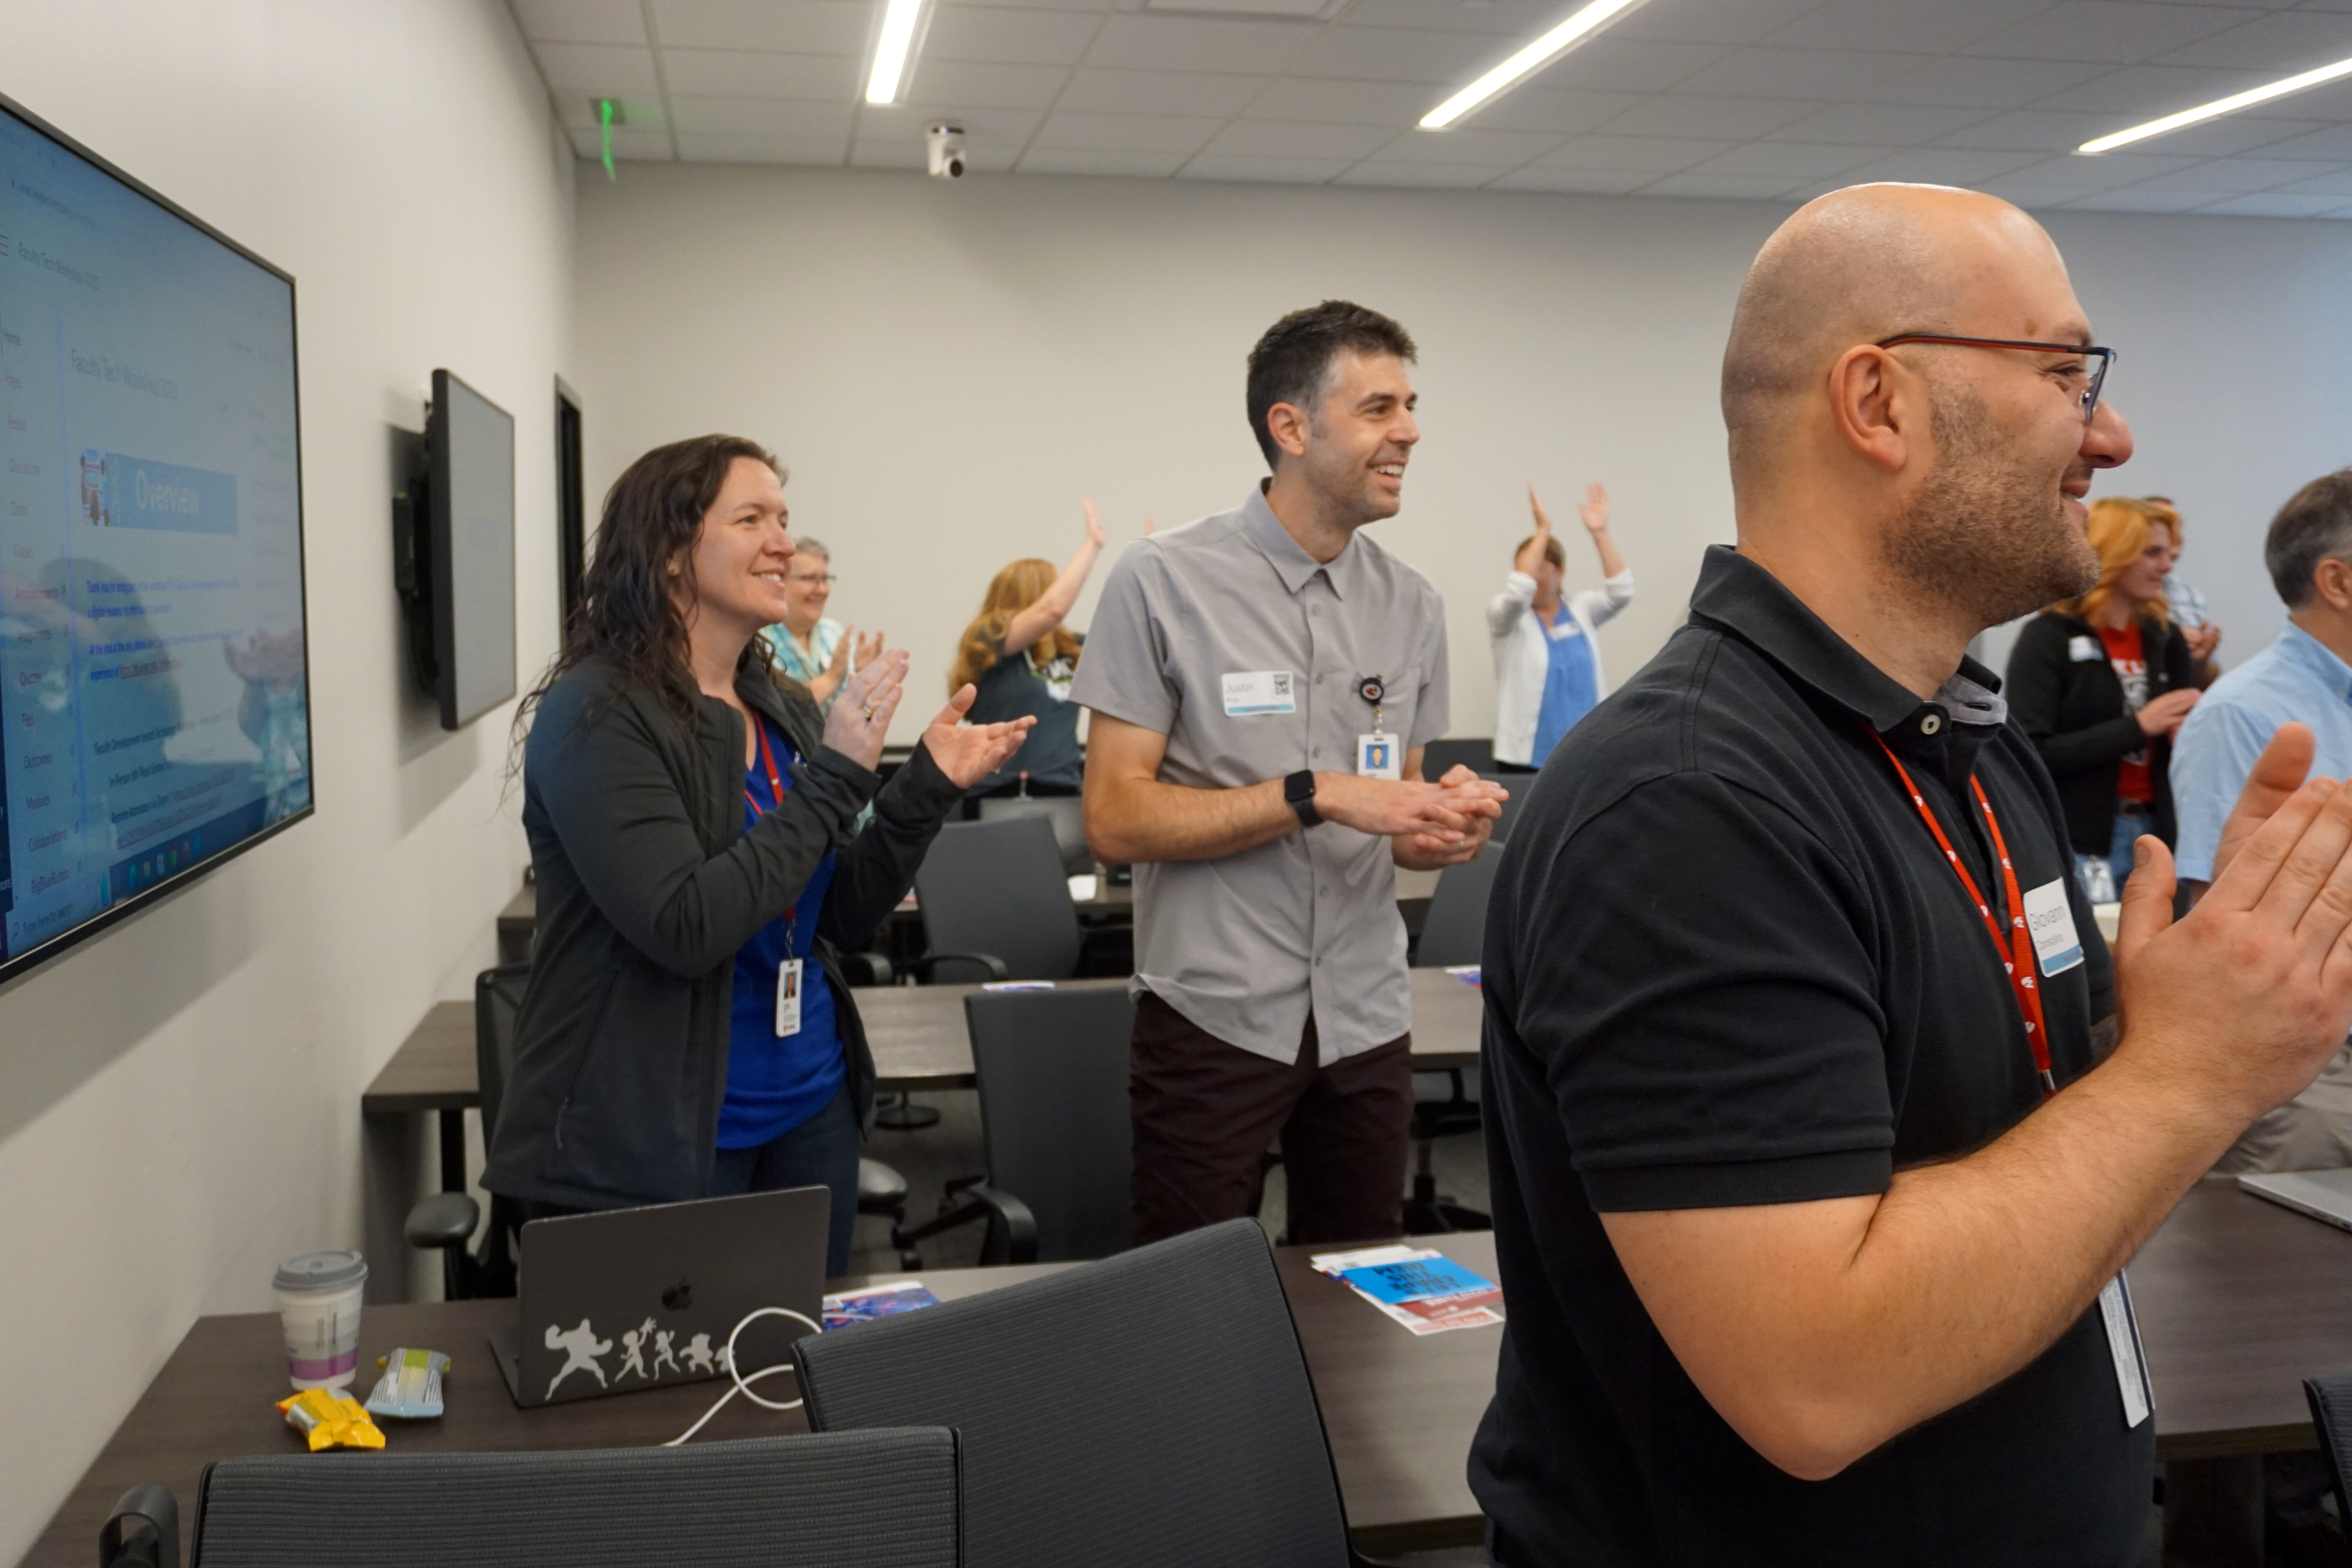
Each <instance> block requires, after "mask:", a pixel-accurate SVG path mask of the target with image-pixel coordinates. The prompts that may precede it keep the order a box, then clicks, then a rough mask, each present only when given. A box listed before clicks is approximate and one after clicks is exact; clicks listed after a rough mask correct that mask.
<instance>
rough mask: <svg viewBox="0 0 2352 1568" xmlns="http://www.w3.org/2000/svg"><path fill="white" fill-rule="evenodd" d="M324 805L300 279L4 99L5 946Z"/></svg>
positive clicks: (0, 635)
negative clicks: (300, 454) (301, 468)
mask: <svg viewBox="0 0 2352 1568" xmlns="http://www.w3.org/2000/svg"><path fill="white" fill-rule="evenodd" d="M308 805H310V708H309V690H308V672H307V663H306V654H305V643H304V633H303V616H302V541H301V511H300V500H299V481H298V467H297V458H296V424H295V375H294V305H293V287H292V285H291V284H290V283H289V282H288V281H286V280H285V279H282V278H279V277H278V276H277V275H276V274H274V273H272V272H271V271H270V270H268V268H265V267H262V266H260V265H257V263H255V262H254V261H252V260H251V259H249V258H247V257H245V256H243V255H241V254H240V253H238V252H237V251H236V249H234V248H232V247H229V246H227V245H225V244H223V243H222V242H220V241H219V240H217V239H215V238H214V237H211V236H210V235H208V234H207V233H205V231H204V230H203V229H202V228H200V227H198V226H195V225H194V224H192V223H190V222H188V221H187V220H185V219H184V218H182V217H180V216H177V215H176V214H174V213H173V212H172V211H171V210H170V209H169V208H167V207H165V206H163V205H161V204H160V203H158V202H155V201H153V200H152V199H150V198H149V197H147V196H146V195H142V194H141V193H140V192H139V191H137V190H136V189H134V188H133V187H131V186H130V185H128V184H124V183H123V182H121V181H120V180H118V179H116V178H114V177H113V176H112V175H110V174H108V173H106V171H105V170H103V169H102V168H100V167H99V166H98V165H96V164H94V163H90V162H89V161H88V160H86V159H84V158H82V157H80V156H79V155H77V154H76V153H74V152H72V151H71V150H70V149H69V148H67V147H65V146H63V145H61V144H60V143H58V142H55V141H53V140H51V139H50V138H48V137H47V136H45V135H43V134H42V133H41V132H38V131H37V130H36V129H35V128H34V127H33V126H31V125H29V124H27V123H26V122H25V121H20V120H18V119H16V117H15V116H13V115H10V114H6V113H5V112H0V812H4V813H5V821H0V828H5V832H0V961H5V960H10V959H16V958H19V957H22V956H23V955H25V954H26V953H27V952H32V951H34V950H36V949H38V948H40V947H41V946H43V945H44V944H46V943H48V942H53V941H55V940H56V939H58V937H60V936H62V935H65V934H67V933H68V932H70V931H72V930H73V929H74V928H75V927H77V926H79V925H80V924H82V923H83V922H85V921H89V920H90V919H92V918H93V917H95V916H98V915H100V914H101V913H103V912H104V911H105V910H107V909H109V908H110V907H111V906H112V905H114V904H116V903H119V902H120V901H121V900H124V899H126V898H128V897H131V896H133V895H135V894H137V893H139V892H140V891H142V889H149V888H152V887H156V886H158V885H160V884H162V883H163V882H165V881H168V880H170V879H173V877H175V876H178V875H181V874H183V873H184V872H185V871H187V870H189V869H191V868H194V867H196V866H198V865H201V864H202V863H204V862H205V861H206V860H208V859H210V858H213V857H215V856H216V855H218V854H219V853H221V852H222V851H224V850H226V849H229V848H233V847H236V845H237V844H238V843H240V842H242V841H244V840H246V839H247V838H250V837H253V836H254V835H255V834H257V833H259V832H261V831H262V830H263V829H265V828H266V827H267V826H269V825H270V824H271V823H273V822H277V821H280V820H283V819H284V818H286V817H288V816H293V815H295V814H297V813H299V812H300V811H302V810H304V809H305V808H307V807H308Z"/></svg>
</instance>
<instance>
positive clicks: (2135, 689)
mask: <svg viewBox="0 0 2352 1568" xmlns="http://www.w3.org/2000/svg"><path fill="white" fill-rule="evenodd" d="M2099 640H2100V641H2101V642H2103V643H2105V644H2106V646H2107V662H2108V663H2109V664H2111V665H2113V666H2114V667H2115V671H2116V679H2117V680H2120V681H2122V682H2123V683H2124V711H2125V712H2126V713H2137V712H2138V711H2139V710H2141V709H2142V708H2144V707H2146V706H2147V654H2146V652H2144V651H2143V650H2142V648H2141V647H2140V637H2139V623H2138V622H2137V621H2134V622H2133V623H2132V624H2131V625H2129V626H2122V627H2117V626H2101V627H2100V628H2099ZM2155 798H2156V781H2155V780H2154V779H2152V778H2150V777H2149V776H2148V772H2147V747H2146V746H2144V745H2143V746H2142V747H2140V749H2139V750H2138V751H2137V752H2125V753H2124V761H2123V766H2122V767H2121V768H2120V769H2118V770H2117V771H2116V799H2117V800H2137V801H2141V802H2148V801H2153V800H2154V799H2155Z"/></svg>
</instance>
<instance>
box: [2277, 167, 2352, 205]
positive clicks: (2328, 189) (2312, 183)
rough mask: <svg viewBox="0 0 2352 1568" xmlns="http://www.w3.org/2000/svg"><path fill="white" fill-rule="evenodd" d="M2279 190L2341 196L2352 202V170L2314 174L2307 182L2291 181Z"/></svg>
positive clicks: (2335, 170)
mask: <svg viewBox="0 0 2352 1568" xmlns="http://www.w3.org/2000/svg"><path fill="white" fill-rule="evenodd" d="M2279 189H2280V190H2282V191H2290V192H2304V193H2308V194H2310V195H2333V196H2339V197H2342V198H2344V199H2346V200H2347V201H2352V169H2331V170H2329V171H2328V172H2327V173H2326V174H2314V175H2312V176H2311V177H2310V178H2309V179H2307V180H2290V181H2288V182H2287V183H2286V184H2284V185H2281V186H2280V187H2279Z"/></svg>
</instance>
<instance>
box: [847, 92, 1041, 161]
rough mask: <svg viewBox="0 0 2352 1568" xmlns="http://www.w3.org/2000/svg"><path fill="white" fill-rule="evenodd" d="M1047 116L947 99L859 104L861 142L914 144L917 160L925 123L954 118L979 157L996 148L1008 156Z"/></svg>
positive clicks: (967, 144) (1016, 151) (920, 158)
mask: <svg viewBox="0 0 2352 1568" xmlns="http://www.w3.org/2000/svg"><path fill="white" fill-rule="evenodd" d="M934 120H952V121H955V122H956V123H957V124H959V125H961V126H962V127H963V140H964V146H965V147H966V148H967V149H968V150H969V151H970V152H971V155H972V157H973V158H974V159H975V160H977V159H978V158H979V157H980V155H981V153H983V152H985V151H987V150H989V149H992V148H994V149H999V150H1003V152H1004V153H1005V154H1006V156H1007V157H1008V158H1010V157H1015V156H1018V155H1019V153H1020V152H1021V149H1022V148H1024V147H1026V146H1027V145H1028V144H1029V138H1031V137H1032V136H1034V135H1035V134H1037V127H1038V125H1039V124H1041V123H1042V122H1043V121H1044V120H1045V116H1044V115H1043V114H1040V113H1038V112H1037V111H1035V110H1022V109H981V110H963V109H959V108H957V107H956V106H955V105H953V104H944V103H888V104H880V103H861V104H859V105H858V106H857V120H856V131H857V143H858V145H859V146H861V147H862V146H865V145H866V143H867V142H877V143H879V142H887V143H889V144H890V145H892V146H897V147H906V148H911V149H913V151H914V158H915V162H916V163H918V164H920V163H922V162H923V127H925V126H927V125H929V123H930V122H931V121H934Z"/></svg>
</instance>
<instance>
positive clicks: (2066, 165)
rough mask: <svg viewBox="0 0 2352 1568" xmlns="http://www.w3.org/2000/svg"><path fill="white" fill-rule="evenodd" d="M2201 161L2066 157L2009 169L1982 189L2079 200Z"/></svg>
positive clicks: (2122, 155) (2128, 156)
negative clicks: (2094, 193)
mask: <svg viewBox="0 0 2352 1568" xmlns="http://www.w3.org/2000/svg"><path fill="white" fill-rule="evenodd" d="M2203 161H2204V160H2202V159H2200V158H2161V157H2155V156H2151V155H2147V154H2140V153H2104V154H2102V155H2101V156H2099V157H2096V158H2078V157H2074V156H2073V155H2071V154H2070V155H2068V156H2065V157H2061V158H2053V159H2050V160H2049V161H2048V162H2046V163H2028V164H2027V165H2026V166H2025V167H2023V168H2022V169H2011V171H2010V172H2009V173H2008V174H2002V175H2000V176H1999V177H1998V178H1995V179H1992V180H1989V181H1986V182H1985V183H1984V186H1983V188H1984V189H1986V190H1989V191H1991V192H1993V193H1994V194H1996V195H2009V194H2010V193H2011V192H2012V191H2034V192H2048V193H2051V194H2053V195H2062V194H2063V195H2078V196H2083V195H2091V194H2092V193H2093V192H2095V191H2111V190H2114V189H2116V188H2117V187H2118V186H2122V185H2128V184H2132V183H2133V182H2135V181H2137V180H2145V179H2147V177H2148V176H2150V175H2151V174H2171V173H2173V172H2175V171H2176V170H2180V169H2193V168H2195V167H2197V166H2198V164H2200V163H2202V162H2203Z"/></svg>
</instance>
